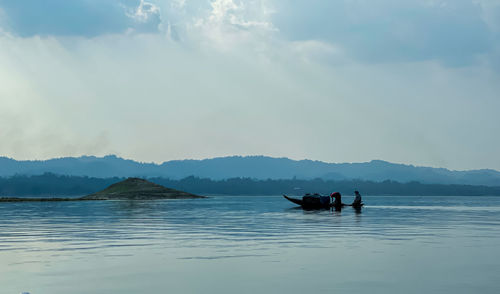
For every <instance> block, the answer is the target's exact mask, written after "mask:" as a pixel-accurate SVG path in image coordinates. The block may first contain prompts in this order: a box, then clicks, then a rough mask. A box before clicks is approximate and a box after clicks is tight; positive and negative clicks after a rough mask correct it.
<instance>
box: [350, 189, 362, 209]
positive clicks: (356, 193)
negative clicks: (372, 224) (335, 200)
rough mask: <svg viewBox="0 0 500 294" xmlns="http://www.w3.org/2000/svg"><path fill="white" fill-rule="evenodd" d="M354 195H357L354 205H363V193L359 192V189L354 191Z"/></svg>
mask: <svg viewBox="0 0 500 294" xmlns="http://www.w3.org/2000/svg"><path fill="white" fill-rule="evenodd" d="M354 195H356V197H354V201H353V202H352V204H351V205H352V206H358V207H359V206H361V205H363V202H362V201H361V194H359V191H357V190H356V191H354Z"/></svg>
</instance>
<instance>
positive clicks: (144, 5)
mask: <svg viewBox="0 0 500 294" xmlns="http://www.w3.org/2000/svg"><path fill="white" fill-rule="evenodd" d="M127 15H128V16H129V17H131V18H132V19H134V20H135V21H138V22H142V23H144V22H148V21H149V20H150V19H151V17H159V15H160V8H159V7H158V6H156V5H155V4H153V3H150V2H146V1H144V0H141V2H140V3H139V6H137V8H135V10H134V12H133V13H128V14H127Z"/></svg>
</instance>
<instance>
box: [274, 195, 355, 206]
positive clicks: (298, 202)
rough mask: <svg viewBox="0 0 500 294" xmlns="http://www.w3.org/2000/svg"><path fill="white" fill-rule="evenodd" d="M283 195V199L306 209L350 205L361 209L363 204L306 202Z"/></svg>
mask: <svg viewBox="0 0 500 294" xmlns="http://www.w3.org/2000/svg"><path fill="white" fill-rule="evenodd" d="M283 197H284V198H285V199H287V200H288V201H290V202H293V203H295V204H297V205H300V206H302V208H306V209H329V208H332V207H333V208H335V209H340V208H342V207H345V206H352V207H353V208H355V209H361V207H362V206H363V204H361V205H352V204H344V203H342V205H340V206H338V205H334V204H333V203H328V204H312V203H306V202H304V201H302V200H301V199H297V198H292V197H288V196H286V195H283Z"/></svg>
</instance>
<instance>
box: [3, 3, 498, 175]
mask: <svg viewBox="0 0 500 294" xmlns="http://www.w3.org/2000/svg"><path fill="white" fill-rule="evenodd" d="M499 110H500V1H498V0H453V1H446V0H406V1H395V0H377V1H372V0H332V1H326V0H325V1H315V0H310V1H299V0H295V1H291V0H249V1H239V0H171V1H166V0H148V1H145V0H72V1H67V0H44V1H41V0H24V1H12V0H0V142H1V143H0V156H7V157H12V158H16V159H47V158H53V157H63V156H80V155H96V156H103V155H107V154H116V155H118V156H121V157H124V158H130V159H135V160H138V161H145V162H163V161H167V160H173V159H186V158H195V159H201V158H211V157H219V156H228V155H268V156H274V157H289V158H292V159H313V160H322V161H327V162H364V161H370V160H372V159H381V160H386V161H391V162H397V163H406V164H414V165H420V166H434V167H445V168H450V169H458V170H462V169H478V168H492V169H497V170H500V152H499V150H500V135H499V134H500V115H499Z"/></svg>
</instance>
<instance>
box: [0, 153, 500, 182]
mask: <svg viewBox="0 0 500 294" xmlns="http://www.w3.org/2000/svg"><path fill="white" fill-rule="evenodd" d="M43 173H55V174H61V175H74V176H89V177H100V178H104V177H132V176H133V177H163V178H170V179H182V178H185V177H188V176H196V177H202V178H210V179H215V180H220V179H228V178H235V177H248V178H254V179H291V178H297V179H313V178H322V179H325V180H348V179H361V180H370V181H377V182H380V181H385V180H393V181H398V182H403V183H404V182H410V181H418V182H421V183H439V184H464V185H486V186H500V172H498V171H495V170H490V169H482V170H469V171H452V170H448V169H444V168H431V167H417V166H413V165H404V164H394V163H390V162H386V161H381V160H373V161H370V162H363V163H326V162H321V161H312V160H299V161H297V160H291V159H288V158H272V157H266V156H246V157H241V156H231V157H220V158H213V159H204V160H173V161H167V162H164V163H162V164H154V163H142V162H137V161H133V160H127V159H123V158H119V157H117V156H114V155H110V156H105V157H94V156H82V157H66V158H56V159H50V160H43V161H18V160H14V159H10V158H6V157H0V176H2V177H8V176H12V175H16V174H17V175H38V174H43Z"/></svg>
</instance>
